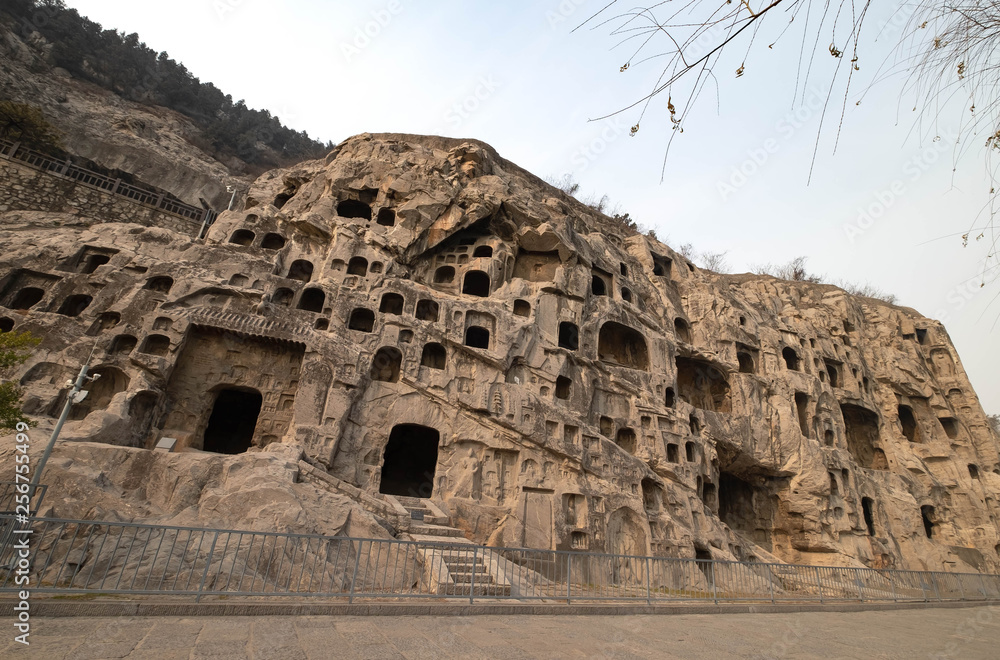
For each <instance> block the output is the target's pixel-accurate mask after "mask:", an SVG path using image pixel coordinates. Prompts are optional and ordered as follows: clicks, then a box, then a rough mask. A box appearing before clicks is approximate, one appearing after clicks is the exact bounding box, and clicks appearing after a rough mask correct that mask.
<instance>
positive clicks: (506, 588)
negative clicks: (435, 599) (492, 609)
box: [439, 584, 510, 596]
mask: <svg viewBox="0 0 1000 660" xmlns="http://www.w3.org/2000/svg"><path fill="white" fill-rule="evenodd" d="M470 592H471V593H470ZM439 593H441V594H442V595H445V596H470V595H471V596H509V595H510V585H502V586H501V585H499V584H484V585H480V584H476V585H475V586H472V585H471V584H449V585H447V586H446V587H444V589H442V590H441V591H440V592H439Z"/></svg>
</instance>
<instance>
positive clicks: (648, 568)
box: [646, 557, 653, 605]
mask: <svg viewBox="0 0 1000 660" xmlns="http://www.w3.org/2000/svg"><path fill="white" fill-rule="evenodd" d="M651 562H652V559H651V558H650V557H646V604H647V605H652V604H653V601H652V598H653V596H652V593H651V591H650V589H649V574H650V572H652V564H651Z"/></svg>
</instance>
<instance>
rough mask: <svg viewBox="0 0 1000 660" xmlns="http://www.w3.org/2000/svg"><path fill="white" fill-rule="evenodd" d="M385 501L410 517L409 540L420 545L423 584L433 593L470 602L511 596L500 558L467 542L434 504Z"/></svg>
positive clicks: (413, 499) (408, 499)
mask: <svg viewBox="0 0 1000 660" xmlns="http://www.w3.org/2000/svg"><path fill="white" fill-rule="evenodd" d="M385 497H386V499H387V500H395V502H397V503H398V504H399V506H401V507H402V508H404V509H406V511H407V512H408V513H409V514H410V526H409V532H408V534H407V536H408V537H409V539H410V540H412V541H416V542H418V543H420V544H421V545H419V546H418V547H417V552H418V553H419V554H420V555H421V558H422V559H423V564H424V580H425V582H426V583H427V584H428V585H429V586H430V588H431V591H432V592H433V593H436V594H439V595H442V596H467V597H470V598H473V597H480V598H482V597H485V598H489V597H502V596H510V594H511V587H510V583H509V582H508V581H507V579H506V577H505V576H504V575H503V571H501V570H500V563H501V560H500V558H499V557H497V556H496V555H495V554H494V553H493V552H490V551H488V550H485V549H484V548H482V547H479V546H477V545H475V544H474V543H472V542H471V541H469V540H468V539H466V538H465V536H464V534H463V533H462V530H460V529H458V528H456V527H452V526H451V519H450V518H449V517H448V516H447V515H446V514H445V513H444V512H443V511H441V509H439V508H438V507H437V506H436V505H435V504H434V503H433V502H431V501H430V500H425V499H420V498H417V497H401V496H393V495H386V496H385ZM423 544H427V545H423ZM439 544H447V545H439Z"/></svg>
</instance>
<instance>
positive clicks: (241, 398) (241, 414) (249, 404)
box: [202, 388, 264, 454]
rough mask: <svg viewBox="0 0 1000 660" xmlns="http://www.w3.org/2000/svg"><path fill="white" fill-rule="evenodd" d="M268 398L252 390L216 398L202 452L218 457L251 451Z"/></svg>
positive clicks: (232, 391) (230, 391)
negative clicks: (263, 405) (260, 416)
mask: <svg viewBox="0 0 1000 660" xmlns="http://www.w3.org/2000/svg"><path fill="white" fill-rule="evenodd" d="M263 403H264V398H263V397H262V396H261V394H260V392H258V391H257V390H251V389H234V388H231V389H224V390H222V391H220V392H219V394H218V396H216V397H215V405H214V406H213V407H212V415H211V417H209V418H208V428H206V429H205V439H204V442H203V443H202V448H203V449H204V450H205V451H209V452H213V453H216V454H242V453H244V452H245V451H246V450H248V449H250V446H251V444H252V443H253V433H254V430H255V429H256V428H257V417H258V415H260V408H261V405H262V404H263Z"/></svg>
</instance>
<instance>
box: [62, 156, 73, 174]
mask: <svg viewBox="0 0 1000 660" xmlns="http://www.w3.org/2000/svg"><path fill="white" fill-rule="evenodd" d="M72 164H73V163H72V161H70V159H69V158H67V159H66V160H64V161H63V164H62V167H60V168H59V174H62V175H63V176H66V172H69V166H70V165H72Z"/></svg>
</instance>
